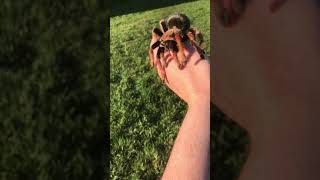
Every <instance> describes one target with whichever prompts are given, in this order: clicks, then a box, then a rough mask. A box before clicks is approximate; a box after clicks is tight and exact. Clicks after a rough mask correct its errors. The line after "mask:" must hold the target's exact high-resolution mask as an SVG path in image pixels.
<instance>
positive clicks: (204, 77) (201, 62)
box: [151, 39, 210, 105]
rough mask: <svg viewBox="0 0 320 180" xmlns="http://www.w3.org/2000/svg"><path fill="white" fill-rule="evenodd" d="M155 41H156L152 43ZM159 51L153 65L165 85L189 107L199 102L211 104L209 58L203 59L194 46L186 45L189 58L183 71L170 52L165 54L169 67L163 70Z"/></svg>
mask: <svg viewBox="0 0 320 180" xmlns="http://www.w3.org/2000/svg"><path fill="white" fill-rule="evenodd" d="M154 41H156V39H153V40H152V41H151V42H154ZM157 50H158V48H155V49H154V50H153V54H154V62H153V64H154V66H155V68H156V69H157V72H158V75H159V76H160V78H161V79H162V80H164V82H165V84H166V85H167V86H168V87H169V88H170V89H171V90H172V91H173V92H174V93H175V94H176V95H178V96H179V97H180V98H181V99H183V100H184V101H185V102H187V103H188V105H191V104H193V103H195V102H199V101H202V102H208V103H209V101H210V64H209V60H208V58H206V59H201V58H200V55H199V53H198V52H197V51H196V49H195V48H194V47H193V46H191V45H186V48H185V52H184V53H185V55H186V58H187V64H186V66H185V67H184V68H183V69H179V67H178V63H177V62H176V61H175V60H174V59H173V56H172V54H171V53H170V52H165V53H164V58H165V60H166V61H167V62H168V66H167V67H164V68H162V65H161V63H160V61H159V60H158V59H157V57H156V54H157ZM151 64H152V62H151Z"/></svg>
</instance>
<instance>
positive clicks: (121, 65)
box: [110, 0, 210, 179]
mask: <svg viewBox="0 0 320 180" xmlns="http://www.w3.org/2000/svg"><path fill="white" fill-rule="evenodd" d="M174 12H181V13H185V14H186V15H188V16H189V18H190V19H191V21H192V24H193V25H194V26H196V27H198V28H199V29H200V30H201V31H203V33H204V35H205V39H206V44H207V48H206V51H207V52H208V53H209V44H210V42H209V39H210V36H209V35H210V33H209V31H210V2H209V0H200V1H195V2H188V3H183V4H179V5H174V6H169V7H165V8H160V9H155V10H149V11H144V12H137V13H132V14H128V15H123V16H116V17H112V18H111V22H110V27H111V29H110V52H111V77H110V78H111V79H110V81H111V84H110V91H111V97H110V100H111V119H110V135H111V168H110V170H111V179H157V178H158V177H159V176H161V174H162V173H163V170H164V168H165V165H166V162H167V159H168V155H169V153H170V150H171V148H172V145H173V143H174V140H175V137H176V135H177V133H178V129H179V127H180V125H181V122H182V120H183V117H184V114H185V112H186V105H185V103H184V102H183V101H181V100H180V99H179V98H178V97H176V96H175V95H174V94H173V93H172V92H171V91H170V90H169V89H168V88H166V87H165V86H164V85H163V84H162V83H161V81H160V79H159V78H158V76H157V74H156V72H155V71H154V70H152V69H150V67H149V59H148V47H149V41H150V37H151V29H152V28H153V27H154V26H158V22H159V20H160V19H161V18H165V17H167V16H168V15H170V14H172V13H174Z"/></svg>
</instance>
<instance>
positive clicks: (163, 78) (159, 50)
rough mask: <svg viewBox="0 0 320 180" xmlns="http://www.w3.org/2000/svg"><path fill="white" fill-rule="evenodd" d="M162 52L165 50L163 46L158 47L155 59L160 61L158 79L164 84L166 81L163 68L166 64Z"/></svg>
mask: <svg viewBox="0 0 320 180" xmlns="http://www.w3.org/2000/svg"><path fill="white" fill-rule="evenodd" d="M164 50H165V48H164V47H163V46H160V47H159V49H158V52H157V58H158V60H160V63H158V65H159V68H160V78H161V80H162V81H163V82H165V80H166V79H167V76H166V71H165V69H164V67H165V66H166V65H165V64H166V62H165V60H164Z"/></svg>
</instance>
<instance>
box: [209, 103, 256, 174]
mask: <svg viewBox="0 0 320 180" xmlns="http://www.w3.org/2000/svg"><path fill="white" fill-rule="evenodd" d="M210 134H211V135H210V139H211V153H210V154H211V155H210V158H211V160H210V161H211V166H210V168H211V169H210V171H211V173H210V176H211V179H219V180H233V179H237V178H238V177H239V175H240V171H241V169H242V167H243V165H244V163H245V161H246V159H247V157H248V150H249V149H248V148H249V144H250V139H249V135H248V132H247V131H246V130H245V129H243V128H242V127H240V126H239V125H238V124H237V123H235V122H234V121H232V120H231V119H230V118H228V117H227V115H225V114H224V113H223V112H222V111H221V110H220V109H219V108H218V107H217V106H215V105H213V104H211V132H210Z"/></svg>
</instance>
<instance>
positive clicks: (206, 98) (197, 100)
mask: <svg viewBox="0 0 320 180" xmlns="http://www.w3.org/2000/svg"><path fill="white" fill-rule="evenodd" d="M187 103H188V106H189V107H194V106H201V107H210V95H209V94H208V95H194V96H191V98H190V99H189V101H188V102H187Z"/></svg>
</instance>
